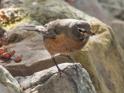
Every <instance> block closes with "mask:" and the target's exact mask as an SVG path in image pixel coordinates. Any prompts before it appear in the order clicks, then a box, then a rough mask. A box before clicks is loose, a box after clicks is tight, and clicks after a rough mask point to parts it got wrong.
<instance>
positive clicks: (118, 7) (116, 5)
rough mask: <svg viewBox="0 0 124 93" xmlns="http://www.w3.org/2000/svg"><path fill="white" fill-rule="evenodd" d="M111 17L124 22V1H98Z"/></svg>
mask: <svg viewBox="0 0 124 93" xmlns="http://www.w3.org/2000/svg"><path fill="white" fill-rule="evenodd" d="M98 1H99V2H100V3H101V5H102V6H103V8H104V9H106V10H107V11H108V12H109V13H110V15H111V16H114V17H116V18H118V19H122V20H124V0H98Z"/></svg>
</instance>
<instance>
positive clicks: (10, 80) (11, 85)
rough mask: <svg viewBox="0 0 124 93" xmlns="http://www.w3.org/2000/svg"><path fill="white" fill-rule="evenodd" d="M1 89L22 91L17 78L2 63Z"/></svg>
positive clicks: (3, 91) (0, 69)
mask: <svg viewBox="0 0 124 93" xmlns="http://www.w3.org/2000/svg"><path fill="white" fill-rule="evenodd" d="M0 91H2V93H22V92H21V88H20V85H19V84H18V82H17V81H16V79H15V78H14V77H13V76H12V75H11V74H10V73H9V72H8V71H7V70H6V69H5V68H4V67H3V66H1V65H0Z"/></svg>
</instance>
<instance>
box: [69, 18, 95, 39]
mask: <svg viewBox="0 0 124 93" xmlns="http://www.w3.org/2000/svg"><path fill="white" fill-rule="evenodd" d="M70 27H71V33H70V34H71V35H70V36H72V38H73V39H75V40H78V41H84V40H88V39H89V37H90V36H92V35H94V33H93V32H92V31H91V26H90V24H89V23H88V22H87V21H83V20H77V21H75V22H74V23H73V24H71V26H70Z"/></svg>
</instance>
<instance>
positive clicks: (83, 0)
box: [71, 0, 110, 23]
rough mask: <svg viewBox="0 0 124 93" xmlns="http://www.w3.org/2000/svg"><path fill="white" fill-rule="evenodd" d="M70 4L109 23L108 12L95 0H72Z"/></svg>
mask: <svg viewBox="0 0 124 93" xmlns="http://www.w3.org/2000/svg"><path fill="white" fill-rule="evenodd" d="M72 1H73V2H72V4H71V5H73V6H74V7H76V8H77V9H79V10H81V11H83V12H85V13H87V14H89V15H91V16H94V17H96V18H98V19H100V20H101V21H103V22H105V23H109V21H108V20H109V19H110V18H109V15H108V13H107V12H106V11H105V10H104V9H103V8H102V7H101V5H100V4H99V2H98V1H97V0H72Z"/></svg>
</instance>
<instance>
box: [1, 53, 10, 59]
mask: <svg viewBox="0 0 124 93" xmlns="http://www.w3.org/2000/svg"><path fill="white" fill-rule="evenodd" d="M2 57H3V58H6V59H10V58H11V55H10V54H8V53H5V54H3V55H2Z"/></svg>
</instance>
